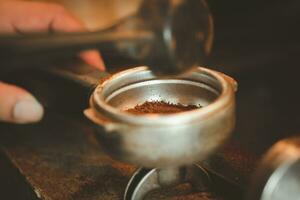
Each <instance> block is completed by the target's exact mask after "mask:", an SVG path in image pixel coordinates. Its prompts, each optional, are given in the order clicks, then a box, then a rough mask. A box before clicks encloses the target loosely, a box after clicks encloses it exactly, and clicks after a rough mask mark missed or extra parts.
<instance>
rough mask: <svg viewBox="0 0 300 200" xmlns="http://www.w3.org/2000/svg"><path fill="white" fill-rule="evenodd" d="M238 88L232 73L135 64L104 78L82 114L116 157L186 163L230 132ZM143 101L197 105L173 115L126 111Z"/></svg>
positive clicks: (200, 156)
mask: <svg viewBox="0 0 300 200" xmlns="http://www.w3.org/2000/svg"><path fill="white" fill-rule="evenodd" d="M236 89H237V84H236V82H235V81H234V80H233V79H232V78H230V77H228V76H226V75H224V74H222V73H219V72H216V71H213V70H209V69H205V68H202V67H197V68H195V69H194V70H193V71H190V72H188V73H186V74H184V75H181V76H179V77H176V78H160V77H156V76H155V75H154V74H153V73H152V72H151V71H150V70H149V69H148V68H147V67H137V68H132V69H129V70H125V71H121V72H119V73H116V74H114V75H112V76H110V77H108V78H106V80H104V81H102V82H101V83H100V84H99V85H98V86H97V87H96V89H95V91H94V92H93V94H92V96H91V99H90V108H89V109H86V110H85V115H86V116H87V117H88V118H89V119H90V120H91V121H92V122H93V123H94V124H95V125H96V126H95V127H96V137H97V139H98V141H99V143H100V145H101V146H102V147H103V148H104V150H105V151H106V152H107V153H108V154H109V155H111V156H112V157H113V158H115V159H118V160H121V161H124V162H127V163H131V164H135V165H139V166H143V167H150V168H153V167H155V168H157V167H159V168H168V167H177V166H183V165H189V164H192V163H195V162H197V161H201V160H203V159H205V158H207V156H208V155H209V154H211V153H212V152H214V151H215V150H216V149H217V148H218V147H220V145H222V144H223V143H224V142H225V141H226V140H227V139H228V138H229V136H230V135H231V132H232V130H233V128H234V125H235V91H236ZM146 101H164V102H168V103H172V104H182V105H197V106H198V105H200V106H201V108H199V109H194V110H190V111H185V112H180V113H174V114H144V115H135V114H132V113H129V112H126V110H127V109H130V108H133V107H135V106H136V105H140V104H143V103H144V102H146Z"/></svg>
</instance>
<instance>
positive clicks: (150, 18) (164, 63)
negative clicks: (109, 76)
mask: <svg viewBox="0 0 300 200" xmlns="http://www.w3.org/2000/svg"><path fill="white" fill-rule="evenodd" d="M212 29H213V28H212V20H211V16H210V13H209V10H208V8H207V5H206V3H205V1H204V0H144V1H143V3H142V4H141V7H140V9H139V10H138V12H137V13H136V14H135V15H133V16H129V17H127V18H125V19H123V20H121V21H119V22H118V23H117V24H115V25H114V26H112V27H110V28H108V29H106V30H101V31H97V32H90V33H64V34H62V33H55V34H34V35H26V36H23V35H22V36H8V37H7V36H6V37H4V36H3V37H1V38H0V52H1V54H2V57H1V59H0V62H1V64H2V65H3V66H7V68H8V69H13V68H18V67H24V66H32V64H35V66H40V65H42V64H44V63H45V62H49V61H53V59H56V58H61V57H64V58H65V57H68V56H74V55H76V54H77V53H78V51H82V50H86V49H91V48H96V49H99V50H100V51H106V50H108V51H110V52H115V53H116V54H122V55H124V56H127V57H129V58H132V59H134V60H137V61H138V62H139V63H143V64H145V65H148V66H149V67H150V68H151V70H152V71H154V73H156V74H159V75H174V74H175V75H176V74H179V73H182V72H185V71H188V70H189V69H190V68H192V67H193V66H197V65H200V64H203V61H204V59H205V56H206V54H208V53H209V50H210V47H211V43H212V35H213V33H212V32H213V30H212ZM16 57H17V58H18V59H15V58H16Z"/></svg>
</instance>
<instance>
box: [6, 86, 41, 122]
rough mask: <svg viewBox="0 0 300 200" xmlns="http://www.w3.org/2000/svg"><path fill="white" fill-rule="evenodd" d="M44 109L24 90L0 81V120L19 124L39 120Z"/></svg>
mask: <svg viewBox="0 0 300 200" xmlns="http://www.w3.org/2000/svg"><path fill="white" fill-rule="evenodd" d="M43 113H44V110H43V107H42V106H41V105H40V104H39V102H38V101H37V100H36V99H35V98H34V97H33V96H32V95H31V94H29V93H28V92H26V91H25V90H23V89H21V88H19V87H16V86H14V85H9V84H6V83H3V82H0V120H1V121H6V122H13V123H19V124H25V123H32V122H37V121H39V120H41V118H42V116H43Z"/></svg>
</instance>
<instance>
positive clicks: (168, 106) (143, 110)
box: [126, 101, 201, 115]
mask: <svg viewBox="0 0 300 200" xmlns="http://www.w3.org/2000/svg"><path fill="white" fill-rule="evenodd" d="M200 107H201V106H195V105H182V104H172V103H168V102H164V101H152V102H150V101H146V102H145V103H143V104H140V105H136V106H135V107H134V108H130V109H128V110H126V111H127V112H130V113H132V114H137V115H141V114H150V113H156V114H171V113H179V112H184V111H189V110H194V109H197V108H200Z"/></svg>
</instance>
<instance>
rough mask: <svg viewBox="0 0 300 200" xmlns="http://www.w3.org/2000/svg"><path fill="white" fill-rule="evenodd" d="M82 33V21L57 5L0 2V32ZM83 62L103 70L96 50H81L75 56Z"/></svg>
mask: <svg viewBox="0 0 300 200" xmlns="http://www.w3.org/2000/svg"><path fill="white" fill-rule="evenodd" d="M48 31H54V32H83V31H87V30H86V28H85V26H84V24H83V23H82V22H81V21H80V20H79V19H77V18H76V17H75V16H72V15H71V14H70V13H69V12H68V11H66V10H65V8H64V7H63V6H61V5H59V4H53V3H42V2H27V1H3V2H1V3H0V32H2V33H15V32H18V33H32V32H48ZM79 56H80V57H81V58H82V59H83V60H84V61H85V62H86V63H88V64H90V65H92V66H95V67H97V68H99V69H100V70H104V69H105V67H104V63H103V60H102V58H101V56H100V54H99V52H98V53H97V51H84V52H82V53H81V54H80V55H79Z"/></svg>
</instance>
